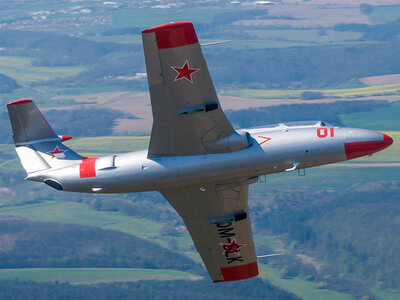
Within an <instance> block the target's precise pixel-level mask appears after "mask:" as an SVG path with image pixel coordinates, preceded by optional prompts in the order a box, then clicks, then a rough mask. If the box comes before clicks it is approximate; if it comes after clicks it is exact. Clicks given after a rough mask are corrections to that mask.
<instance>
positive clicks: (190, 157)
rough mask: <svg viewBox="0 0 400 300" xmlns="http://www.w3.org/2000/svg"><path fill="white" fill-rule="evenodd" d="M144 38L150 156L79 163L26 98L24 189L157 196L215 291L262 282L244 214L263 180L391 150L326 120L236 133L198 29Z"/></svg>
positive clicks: (20, 144) (15, 106) (21, 122)
mask: <svg viewBox="0 0 400 300" xmlns="http://www.w3.org/2000/svg"><path fill="white" fill-rule="evenodd" d="M141 34H142V39H143V47H144V53H145V60H146V68H147V77H148V84H149V90H150V97H151V105H152V113H153V127H152V131H151V138H150V144H149V148H148V149H147V150H143V151H136V152H129V153H124V154H118V155H110V156H103V157H82V156H80V155H79V154H77V153H76V152H74V151H73V150H72V149H70V148H68V147H67V146H66V145H64V144H63V142H64V141H66V140H68V139H70V138H71V137H70V136H59V135H57V134H56V133H55V132H54V131H53V129H52V128H51V126H50V125H49V123H48V122H47V121H46V120H45V118H44V117H43V115H42V114H41V112H40V111H39V109H38V108H37V106H36V105H35V104H34V103H33V101H32V100H27V99H25V100H18V101H14V102H11V103H9V104H8V105H7V108H8V112H9V116H10V121H11V125H12V131H13V139H14V142H15V147H16V152H17V154H18V156H19V158H20V160H21V164H22V166H23V168H24V169H25V170H26V173H27V177H26V179H27V180H31V181H37V182H43V183H45V184H47V185H48V186H50V187H52V188H54V189H56V190H59V191H69V192H82V193H99V194H103V193H104V194H105V193H133V192H143V191H159V192H160V193H161V194H162V195H163V196H164V197H165V198H166V200H167V201H168V202H169V203H170V204H171V205H172V206H173V207H174V209H175V210H176V211H177V212H178V213H179V215H180V216H181V217H182V218H183V221H184V222H185V224H186V227H187V229H188V231H189V233H190V235H191V237H192V239H193V242H194V245H195V247H196V249H197V251H198V252H199V254H200V256H201V258H202V260H203V262H204V265H205V267H206V269H207V271H208V273H209V274H210V277H211V279H212V281H213V282H225V281H234V280H242V279H247V278H251V277H255V276H257V275H258V274H259V271H258V265H257V256H256V253H255V248H254V242H253V236H252V231H251V227H250V220H249V213H248V205H247V202H248V190H249V185H250V184H252V183H255V182H257V181H258V178H259V176H261V175H265V174H272V173H278V172H286V171H293V170H303V169H305V168H310V167H315V166H321V165H326V164H331V163H335V162H340V161H345V160H349V159H354V158H357V157H360V156H364V155H371V154H372V153H375V152H377V151H380V150H383V149H385V148H387V147H388V146H390V145H391V144H392V143H393V140H392V138H391V137H389V136H388V135H386V134H383V133H380V132H376V131H371V130H365V129H355V128H342V127H337V126H334V125H331V124H328V123H325V122H322V121H311V122H291V123H281V124H275V125H269V126H265V127H257V128H249V129H240V130H235V129H234V128H233V127H232V125H231V124H230V122H229V121H228V119H227V118H226V116H225V114H224V112H223V110H222V108H221V105H220V103H219V101H218V96H217V94H216V91H215V89H214V85H213V83H212V80H211V77H210V74H209V71H208V69H207V65H206V62H205V59H204V57H203V54H202V50H201V46H200V44H199V41H198V39H197V35H196V32H195V30H194V27H193V25H192V23H189V22H176V23H168V24H164V25H160V26H157V27H153V28H149V29H145V30H143V31H142V32H141ZM82 124H84V123H83V122H82Z"/></svg>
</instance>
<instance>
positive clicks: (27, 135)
mask: <svg viewBox="0 0 400 300" xmlns="http://www.w3.org/2000/svg"><path fill="white" fill-rule="evenodd" d="M7 109H8V114H9V116H10V121H11V128H12V131H13V139H14V142H15V147H16V151H17V154H18V156H19V159H20V160H21V164H22V166H23V167H24V169H25V170H26V172H27V173H28V174H29V173H33V172H37V171H42V170H46V169H50V168H60V167H65V166H67V165H71V164H75V163H77V162H78V160H81V159H82V157H81V156H80V155H78V154H77V153H75V152H74V151H72V150H71V149H69V148H68V147H66V146H65V145H63V144H62V141H63V140H66V139H65V138H63V137H59V136H58V135H56V133H55V132H54V130H53V129H52V128H51V126H50V125H49V123H48V122H47V121H46V119H45V118H44V117H43V115H42V113H41V112H40V111H39V109H38V108H37V107H36V105H35V104H34V103H33V101H32V100H18V101H15V102H11V103H9V104H7Z"/></svg>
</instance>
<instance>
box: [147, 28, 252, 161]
mask: <svg viewBox="0 0 400 300" xmlns="http://www.w3.org/2000/svg"><path fill="white" fill-rule="evenodd" d="M142 39H143V47H144V53H145V57H146V67H147V77H148V82H149V89H150V97H151V106H152V111H153V128H152V132H151V139H150V146H149V157H157V156H177V155H198V154H205V153H222V152H231V151H236V150H239V149H242V148H244V147H247V146H248V142H247V138H246V137H242V136H240V135H239V134H238V133H236V132H235V131H234V129H233V127H232V125H231V124H230V123H229V121H228V120H227V118H226V116H225V114H224V112H223V111H222V109H221V107H220V103H219V101H218V97H217V94H216V92H215V89H214V85H213V83H212V80H211V77H210V74H209V72H208V69H207V65H206V62H205V59H204V57H203V54H202V51H201V48H200V45H199V42H198V40H197V36H196V33H195V31H194V28H193V25H192V24H191V23H187V22H179V23H170V24H165V25H161V26H158V27H154V28H150V29H146V30H143V31H142Z"/></svg>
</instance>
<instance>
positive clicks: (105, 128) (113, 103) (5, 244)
mask: <svg viewBox="0 0 400 300" xmlns="http://www.w3.org/2000/svg"><path fill="white" fill-rule="evenodd" d="M241 2H242V1H237V2H236V1H233V2H229V3H228V2H226V1H225V2H224V1H215V2H213V3H209V2H207V1H197V2H188V3H184V2H179V1H175V0H172V1H169V2H168V3H166V2H163V1H133V2H132V1H123V0H117V1H110V2H102V1H100V2H93V1H85V0H77V1H62V2H59V3H58V2H57V3H54V2H51V1H49V0H39V1H34V2H32V1H23V2H15V3H14V2H11V3H6V2H4V3H2V4H0V104H1V105H0V126H1V127H2V129H3V130H1V131H0V299H58V298H59V299H94V298H96V299H111V298H114V299H127V298H132V297H134V299H136V298H137V299H217V298H218V299H230V300H231V299H239V298H240V299H272V300H273V299H307V300H308V299H315V300H319V299H332V300H333V299H346V300H347V299H362V300H375V299H383V300H392V299H400V276H399V270H400V262H399V259H398V257H399V255H398V253H399V251H400V242H399V238H398V237H399V235H400V231H399V228H400V226H399V220H400V202H399V196H398V195H399V191H400V172H399V170H400V119H399V117H398V116H399V114H400V40H399V36H400V19H399V12H400V2H398V1H389V0H383V1H381V2H380V3H379V5H378V4H377V2H376V1H372V0H371V1H368V0H366V1H364V3H361V4H360V3H358V2H355V3H347V4H343V2H342V1H318V3H317V2H315V1H300V0H299V1H285V0H282V1H275V0H273V1H271V3H269V4H266V3H264V4H262V3H256V2H254V3H253V2H246V3H241ZM259 2H260V1H259ZM171 21H190V22H193V24H194V26H195V29H196V32H197V34H198V37H199V41H200V43H202V44H205V43H210V42H215V41H226V40H230V42H227V43H222V44H219V45H215V46H204V47H203V48H202V49H203V52H204V55H205V58H206V60H207V64H208V67H209V70H210V74H211V76H212V79H213V81H214V84H215V88H216V90H217V91H218V94H219V95H220V97H221V98H222V97H227V98H226V99H227V100H225V101H230V100H229V99H233V100H232V101H238V100H240V101H241V102H242V103H243V102H246V101H249V103H250V102H251V103H252V105H249V107H243V106H241V107H240V108H237V107H235V105H232V109H228V110H226V115H227V117H228V119H229V120H230V121H231V123H232V124H233V125H234V127H235V128H249V127H254V126H262V125H266V124H272V123H280V122H289V121H301V120H323V121H325V122H328V123H332V124H335V125H337V126H346V127H357V128H366V129H371V130H379V131H382V132H384V133H386V134H388V135H389V136H391V137H392V138H393V140H394V143H393V145H392V146H391V147H389V148H388V149H386V150H384V151H382V152H380V153H377V154H374V155H372V157H369V156H366V157H362V158H358V159H355V160H350V161H347V162H342V163H337V164H332V165H328V166H323V167H316V168H310V169H307V170H306V171H305V172H306V173H305V176H299V174H298V172H297V171H293V172H285V173H279V174H273V175H268V176H265V177H263V176H262V177H260V178H259V182H257V183H255V184H253V185H251V186H250V194H249V214H250V216H251V222H252V230H253V234H254V240H255V244H256V252H257V255H265V254H271V253H283V254H282V255H279V256H275V257H267V258H260V259H259V261H258V262H259V268H260V276H259V277H258V278H255V279H251V280H245V281H240V282H232V283H223V284H213V283H211V282H210V278H209V275H208V274H207V272H206V270H205V268H204V266H203V264H202V261H201V258H200V256H199V254H198V253H197V252H196V251H195V248H194V246H193V242H192V240H191V238H190V236H189V234H188V232H187V230H186V229H185V227H184V226H183V225H184V223H183V221H182V219H181V217H180V216H179V215H178V214H177V213H176V212H175V211H174V210H173V209H172V207H171V206H170V205H169V204H168V203H167V201H166V200H165V199H164V198H163V197H162V196H161V194H159V193H158V192H146V193H135V194H120V195H101V194H77V193H62V192H58V191H55V190H53V189H50V188H49V187H47V186H45V185H42V184H39V183H35V182H28V181H25V180H24V178H25V177H26V174H25V172H24V170H23V169H22V166H21V164H20V162H19V159H18V157H17V155H16V152H15V151H14V145H13V140H12V137H11V128H10V124H9V119H8V114H7V109H6V104H7V103H8V102H10V101H14V100H18V99H32V100H34V101H35V103H36V104H37V106H38V107H39V108H40V109H41V110H42V111H43V113H44V115H45V116H46V118H47V119H48V121H49V123H50V124H51V125H52V127H53V128H54V130H55V131H56V133H57V134H62V135H71V136H73V139H72V140H69V141H67V142H65V145H67V146H68V147H70V148H72V149H73V150H75V151H76V152H78V153H79V154H81V155H84V156H89V157H90V156H96V157H97V156H102V155H110V154H118V153H123V152H128V151H137V150H144V149H146V148H147V147H148V144H149V139H150V133H151V118H152V116H151V110H150V100H149V96H148V94H146V93H144V92H147V80H146V76H145V72H146V68H145V63H144V55H143V49H142V44H141V43H142V42H141V36H140V31H141V30H143V29H145V28H149V27H152V26H156V25H160V24H163V23H167V22H171ZM229 97H230V98H229ZM256 102H257V103H258V102H259V105H258V104H256V105H254V103H256ZM224 107H225V106H224ZM119 127H121V128H122V129H118V130H117V128H119ZM54 295H56V296H54Z"/></svg>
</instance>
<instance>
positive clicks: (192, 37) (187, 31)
mask: <svg viewBox="0 0 400 300" xmlns="http://www.w3.org/2000/svg"><path fill="white" fill-rule="evenodd" d="M150 32H155V34H156V39H157V46H158V49H168V48H175V47H182V46H187V45H191V44H195V43H198V42H199V41H198V39H197V35H196V32H195V31H194V27H193V24H192V23H189V22H175V23H168V24H164V25H160V26H157V27H153V28H149V29H145V30H143V31H142V33H150Z"/></svg>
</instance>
